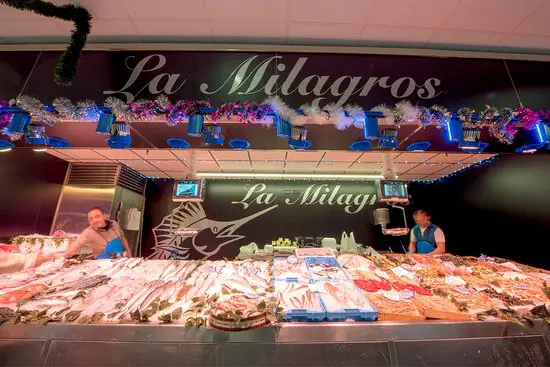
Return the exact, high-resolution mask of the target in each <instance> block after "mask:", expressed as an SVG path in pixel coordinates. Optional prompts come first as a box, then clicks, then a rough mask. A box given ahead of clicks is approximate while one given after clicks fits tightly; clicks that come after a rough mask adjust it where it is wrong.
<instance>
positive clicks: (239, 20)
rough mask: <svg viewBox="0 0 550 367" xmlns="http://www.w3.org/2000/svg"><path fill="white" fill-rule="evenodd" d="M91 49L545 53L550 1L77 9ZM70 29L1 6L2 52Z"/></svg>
mask: <svg viewBox="0 0 550 367" xmlns="http://www.w3.org/2000/svg"><path fill="white" fill-rule="evenodd" d="M54 2H56V3H80V4H81V5H83V6H85V7H86V8H87V9H88V10H89V11H90V12H91V14H92V16H93V17H94V20H93V28H92V33H91V37H90V42H98V43H112V42H137V43H139V42H204V43H263V44H283V45H284V44H291V45H295V44H300V45H345V46H373V47H379V46H381V47H414V48H433V49H460V50H476V51H511V52H518V51H519V52H541V53H550V22H549V21H548V19H549V17H550V0H155V1H151V0H78V1H54ZM71 28H72V23H70V22H65V21H59V20H55V19H52V18H45V17H41V16H38V15H35V14H33V13H31V12H24V11H19V10H15V9H12V8H8V7H7V6H5V5H0V44H1V43H7V44H18V43H57V42H66V41H67V40H68V36H69V34H70V30H71Z"/></svg>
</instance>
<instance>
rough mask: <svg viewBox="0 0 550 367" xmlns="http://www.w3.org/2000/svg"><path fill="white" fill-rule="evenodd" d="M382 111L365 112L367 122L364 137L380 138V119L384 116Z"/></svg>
mask: <svg viewBox="0 0 550 367" xmlns="http://www.w3.org/2000/svg"><path fill="white" fill-rule="evenodd" d="M383 117H384V115H383V114H382V113H381V112H371V111H367V112H365V124H364V125H363V137H364V138H365V139H369V140H373V139H376V138H378V119H379V118H383Z"/></svg>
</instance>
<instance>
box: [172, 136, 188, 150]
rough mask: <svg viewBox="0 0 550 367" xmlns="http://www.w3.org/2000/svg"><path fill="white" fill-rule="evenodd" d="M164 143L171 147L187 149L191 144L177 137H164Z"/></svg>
mask: <svg viewBox="0 0 550 367" xmlns="http://www.w3.org/2000/svg"><path fill="white" fill-rule="evenodd" d="M166 144H168V145H170V147H171V148H172V149H187V148H189V147H190V146H191V144H189V142H188V141H187V140H185V139H179V138H169V139H166Z"/></svg>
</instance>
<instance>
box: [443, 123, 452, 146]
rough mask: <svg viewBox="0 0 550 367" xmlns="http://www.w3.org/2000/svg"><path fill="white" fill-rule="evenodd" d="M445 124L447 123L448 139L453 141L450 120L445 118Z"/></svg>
mask: <svg viewBox="0 0 550 367" xmlns="http://www.w3.org/2000/svg"><path fill="white" fill-rule="evenodd" d="M445 124H446V125H447V134H449V141H450V142H452V141H453V132H452V131H451V121H449V120H447V121H446V122H445Z"/></svg>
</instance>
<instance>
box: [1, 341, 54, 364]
mask: <svg viewBox="0 0 550 367" xmlns="http://www.w3.org/2000/svg"><path fill="white" fill-rule="evenodd" d="M45 343H46V342H45V341H44V340H0V366H37V365H38V364H39V361H40V356H41V354H42V350H43V349H44V345H45Z"/></svg>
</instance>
